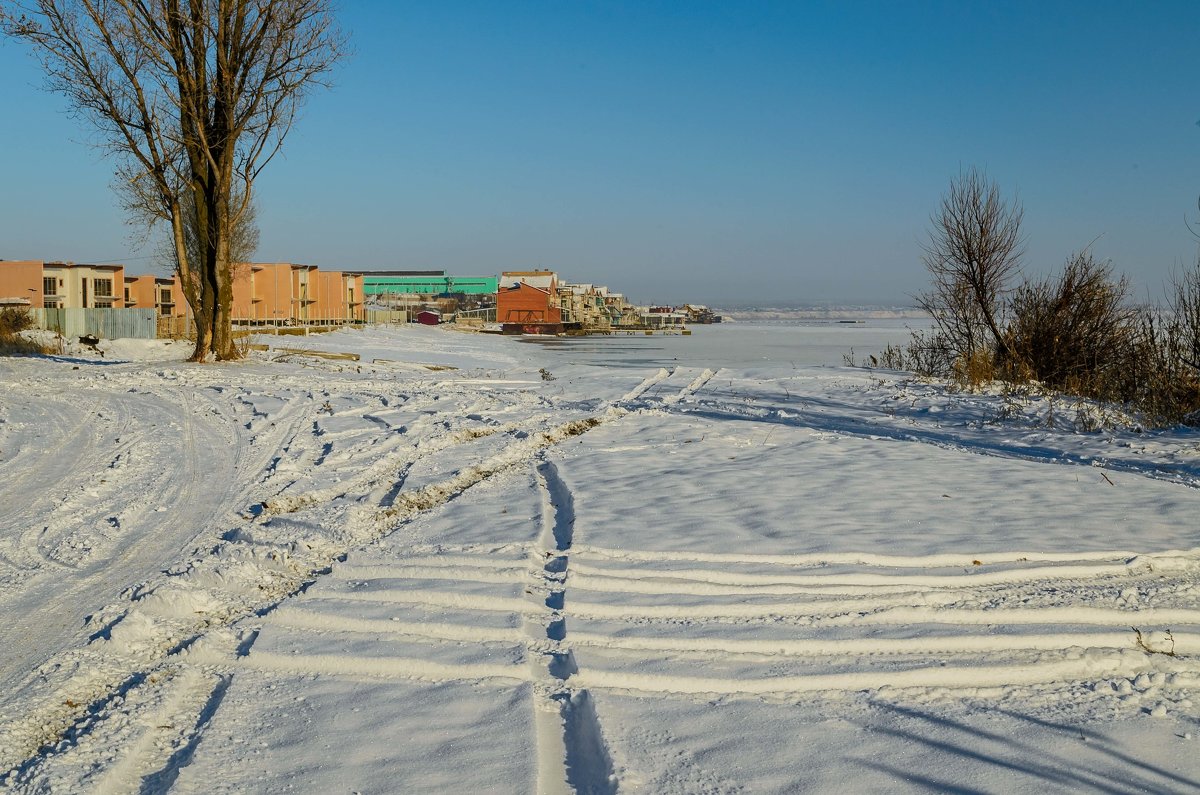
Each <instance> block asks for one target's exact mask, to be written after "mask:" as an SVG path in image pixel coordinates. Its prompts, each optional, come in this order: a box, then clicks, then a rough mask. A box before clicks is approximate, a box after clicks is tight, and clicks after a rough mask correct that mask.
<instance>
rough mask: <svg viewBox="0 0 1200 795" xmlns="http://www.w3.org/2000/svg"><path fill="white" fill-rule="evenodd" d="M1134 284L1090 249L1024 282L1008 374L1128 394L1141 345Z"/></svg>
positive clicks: (1111, 396)
mask: <svg viewBox="0 0 1200 795" xmlns="http://www.w3.org/2000/svg"><path fill="white" fill-rule="evenodd" d="M1129 292H1130V285H1129V280H1128V279H1127V278H1124V277H1122V278H1119V279H1114V278H1113V275H1112V266H1111V265H1109V264H1108V263H1101V262H1097V261H1096V259H1095V257H1093V256H1092V254H1091V253H1090V252H1087V251H1084V252H1081V253H1078V254H1075V255H1073V256H1072V257H1071V259H1069V260H1068V261H1067V264H1066V265H1065V266H1064V267H1063V270H1062V272H1061V274H1059V276H1058V277H1057V278H1048V279H1038V280H1031V281H1027V282H1025V284H1023V285H1021V286H1020V287H1019V288H1017V290H1016V291H1014V293H1013V294H1012V298H1011V305H1010V310H1009V315H1010V318H1011V322H1010V324H1009V327H1008V332H1007V336H1008V351H1009V353H1008V355H1007V357H1006V359H1005V360H1004V362H1003V366H1004V370H1005V376H1006V377H1007V378H1009V379H1011V380H1016V381H1020V380H1029V379H1032V380H1035V381H1040V382H1041V383H1043V384H1045V385H1046V386H1048V387H1050V388H1052V389H1057V390H1061V391H1063V392H1067V393H1070V394H1074V395H1080V396H1083V397H1092V398H1099V399H1102V400H1126V399H1128V398H1129V397H1130V395H1129V394H1126V388H1125V387H1126V385H1125V384H1124V381H1125V380H1126V375H1127V372H1128V367H1129V366H1130V364H1131V359H1133V358H1134V357H1135V356H1136V355H1137V354H1139V353H1141V352H1142V351H1141V345H1140V344H1139V340H1138V311H1137V310H1136V309H1134V308H1133V307H1131V306H1130V305H1129V304H1128V298H1129Z"/></svg>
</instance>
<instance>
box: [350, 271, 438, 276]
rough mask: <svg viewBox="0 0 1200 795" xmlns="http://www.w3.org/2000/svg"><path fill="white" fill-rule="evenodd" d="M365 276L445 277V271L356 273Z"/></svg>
mask: <svg viewBox="0 0 1200 795" xmlns="http://www.w3.org/2000/svg"><path fill="white" fill-rule="evenodd" d="M356 273H361V274H362V275H363V276H445V275H446V272H445V271H356Z"/></svg>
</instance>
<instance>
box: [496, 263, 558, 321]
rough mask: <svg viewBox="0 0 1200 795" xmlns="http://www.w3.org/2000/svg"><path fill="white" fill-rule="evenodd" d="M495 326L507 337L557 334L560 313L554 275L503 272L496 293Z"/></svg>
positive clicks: (549, 273)
mask: <svg viewBox="0 0 1200 795" xmlns="http://www.w3.org/2000/svg"><path fill="white" fill-rule="evenodd" d="M496 322H497V323H499V324H500V326H501V328H502V329H503V330H504V331H505V333H508V334H558V333H560V332H562V330H563V325H562V309H561V308H560V307H559V302H558V275H557V274H556V273H554V272H553V271H505V272H504V273H501V274H500V285H499V287H498V289H497V292H496Z"/></svg>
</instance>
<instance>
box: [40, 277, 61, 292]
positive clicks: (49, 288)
mask: <svg viewBox="0 0 1200 795" xmlns="http://www.w3.org/2000/svg"><path fill="white" fill-rule="evenodd" d="M42 295H45V296H51V295H58V280H57V279H55V278H54V277H53V276H43V277H42Z"/></svg>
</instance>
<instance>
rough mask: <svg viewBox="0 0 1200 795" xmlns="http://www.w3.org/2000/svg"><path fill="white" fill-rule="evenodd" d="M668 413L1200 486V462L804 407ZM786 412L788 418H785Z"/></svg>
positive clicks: (708, 407) (697, 408) (709, 404)
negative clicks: (898, 424) (1154, 460)
mask: <svg viewBox="0 0 1200 795" xmlns="http://www.w3.org/2000/svg"><path fill="white" fill-rule="evenodd" d="M804 402H805V404H806V405H809V404H820V405H824V406H827V407H828V408H830V409H842V410H844V409H846V408H849V406H848V404H844V403H840V402H838V401H831V400H822V399H819V398H809V397H805V399H804ZM661 409H662V410H664V411H671V412H674V413H679V414H688V415H692V416H696V417H701V418H703V419H711V420H745V421H747V422H764V423H771V424H775V425H785V426H790V427H796V428H811V429H812V430H816V431H829V432H832V433H841V434H845V435H847V436H856V437H859V438H871V437H876V438H882V439H887V440H889V441H894V442H918V443H921V444H929V445H933V446H934V447H940V448H942V449H945V450H956V451H960V452H965V453H975V454H977V455H988V456H994V457H996V458H1008V459H1016V460H1022V461H1035V462H1038V463H1044V464H1066V465H1074V466H1086V467H1091V466H1093V464H1094V463H1100V464H1102V465H1103V467H1104V468H1105V469H1109V470H1112V471H1115V472H1126V473H1129V474H1134V475H1141V476H1142V477H1146V478H1151V479H1155V480H1165V481H1168V482H1171V483H1176V484H1179V485H1181V486H1188V487H1190V488H1200V462H1198V463H1197V464H1194V465H1188V464H1180V465H1173V464H1147V463H1146V462H1145V461H1136V462H1135V461H1131V460H1127V459H1122V458H1107V457H1106V458H1104V459H1103V460H1100V459H1097V458H1091V457H1085V456H1082V455H1078V454H1074V453H1070V452H1068V451H1066V450H1063V449H1061V448H1056V447H1042V446H1039V445H1018V444H1012V443H1009V442H1004V441H991V440H988V439H978V438H976V439H964V438H963V437H962V436H961V435H957V434H954V433H952V432H948V431H942V430H932V429H905V430H901V429H898V428H889V427H887V426H885V425H876V424H873V423H871V422H870V421H868V420H866V419H858V418H854V417H847V416H845V415H841V416H838V415H836V414H835V415H828V414H823V413H820V412H814V411H812V410H809V409H807V408H805V407H800V406H789V407H787V408H786V409H783V408H779V407H775V406H762V407H753V408H752V409H751V410H748V411H738V410H735V409H730V408H723V407H721V406H720V404H717V403H715V402H713V401H701V402H700V404H699V405H696V404H692V405H689V406H664V407H661ZM785 412H786V414H787V416H782V415H783V414H784V413H785Z"/></svg>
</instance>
